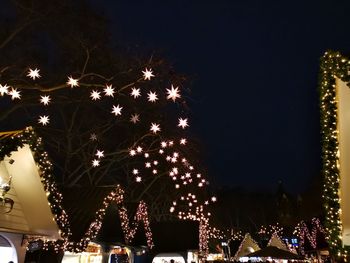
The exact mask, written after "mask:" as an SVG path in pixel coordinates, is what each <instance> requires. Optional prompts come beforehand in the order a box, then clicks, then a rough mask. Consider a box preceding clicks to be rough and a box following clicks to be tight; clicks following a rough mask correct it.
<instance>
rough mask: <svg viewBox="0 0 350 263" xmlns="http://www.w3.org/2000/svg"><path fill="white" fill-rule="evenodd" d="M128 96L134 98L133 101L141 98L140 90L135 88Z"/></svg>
mask: <svg viewBox="0 0 350 263" xmlns="http://www.w3.org/2000/svg"><path fill="white" fill-rule="evenodd" d="M130 95H131V96H132V97H134V99H137V98H138V97H140V96H141V93H140V89H137V88H132V89H131V93H130Z"/></svg>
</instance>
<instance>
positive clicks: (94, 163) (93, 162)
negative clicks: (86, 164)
mask: <svg viewBox="0 0 350 263" xmlns="http://www.w3.org/2000/svg"><path fill="white" fill-rule="evenodd" d="M99 165H100V161H99V160H96V159H95V160H92V166H93V167H97V166H99Z"/></svg>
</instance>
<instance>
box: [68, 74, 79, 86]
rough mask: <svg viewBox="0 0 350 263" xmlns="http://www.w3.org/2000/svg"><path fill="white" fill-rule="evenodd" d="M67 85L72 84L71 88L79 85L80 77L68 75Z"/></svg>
mask: <svg viewBox="0 0 350 263" xmlns="http://www.w3.org/2000/svg"><path fill="white" fill-rule="evenodd" d="M67 85H68V86H70V87H71V88H74V87H79V82H78V79H74V78H72V77H71V76H70V77H68V81H67Z"/></svg>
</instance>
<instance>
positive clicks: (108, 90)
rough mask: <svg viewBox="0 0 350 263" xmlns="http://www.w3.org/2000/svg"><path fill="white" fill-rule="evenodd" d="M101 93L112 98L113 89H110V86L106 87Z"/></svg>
mask: <svg viewBox="0 0 350 263" xmlns="http://www.w3.org/2000/svg"><path fill="white" fill-rule="evenodd" d="M103 91H104V93H105V95H106V96H109V97H114V95H113V94H114V88H112V85H106V88H105V89H104V90H103Z"/></svg>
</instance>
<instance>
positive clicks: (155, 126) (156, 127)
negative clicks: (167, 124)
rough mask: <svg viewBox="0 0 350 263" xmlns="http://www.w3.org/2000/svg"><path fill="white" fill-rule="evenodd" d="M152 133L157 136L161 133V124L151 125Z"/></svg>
mask: <svg viewBox="0 0 350 263" xmlns="http://www.w3.org/2000/svg"><path fill="white" fill-rule="evenodd" d="M150 130H151V132H153V133H154V134H156V133H157V132H159V131H160V127H159V124H156V123H151V129H150Z"/></svg>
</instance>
